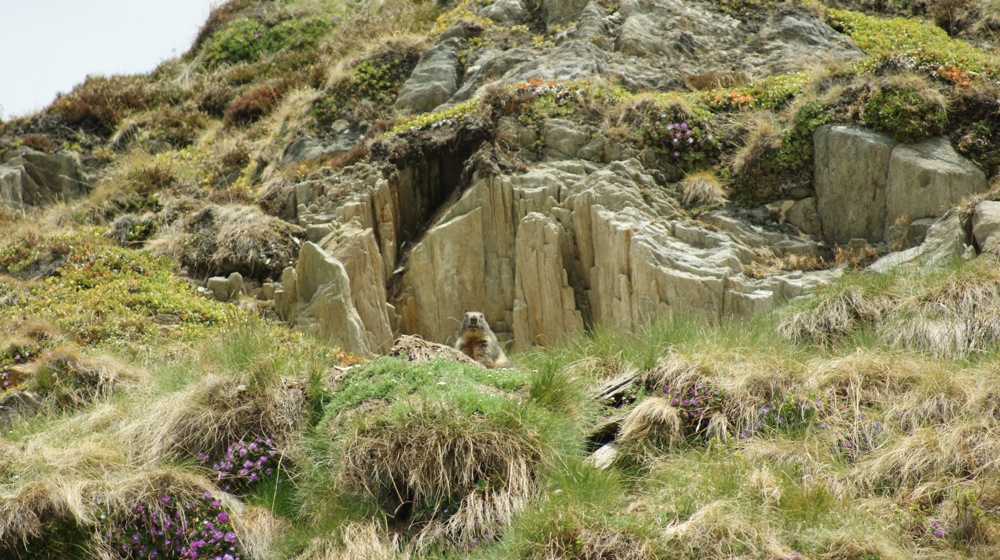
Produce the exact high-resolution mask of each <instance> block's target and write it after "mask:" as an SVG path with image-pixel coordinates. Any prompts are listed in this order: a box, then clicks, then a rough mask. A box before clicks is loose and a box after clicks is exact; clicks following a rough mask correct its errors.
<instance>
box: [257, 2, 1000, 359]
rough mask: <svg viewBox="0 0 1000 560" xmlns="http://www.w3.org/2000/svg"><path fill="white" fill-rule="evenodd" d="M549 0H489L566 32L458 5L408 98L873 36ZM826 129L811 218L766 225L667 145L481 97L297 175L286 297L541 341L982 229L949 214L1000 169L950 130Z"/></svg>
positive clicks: (916, 255)
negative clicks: (870, 249)
mask: <svg viewBox="0 0 1000 560" xmlns="http://www.w3.org/2000/svg"><path fill="white" fill-rule="evenodd" d="M537 8H538V9H537V10H529V9H528V6H527V5H526V4H525V3H523V2H521V1H520V0H497V1H496V2H493V3H491V4H490V5H489V6H478V7H476V8H474V9H475V10H477V11H478V15H479V16H481V17H488V18H491V19H492V20H493V21H494V22H495V23H496V24H497V25H508V26H509V25H518V24H525V23H529V24H531V25H541V26H544V27H546V28H550V29H553V30H556V31H555V33H556V37H555V40H554V41H553V44H552V45H550V46H546V47H544V48H540V47H538V46H537V45H536V46H521V47H516V48H510V49H505V48H503V46H502V45H501V44H495V45H491V44H486V45H485V46H481V47H476V48H471V47H469V44H470V41H468V40H467V39H468V37H470V36H472V35H474V34H475V33H474V32H470V31H469V29H468V28H467V27H466V26H465V24H456V25H455V26H453V27H451V28H448V29H446V30H444V32H443V33H442V34H441V35H440V37H439V38H438V42H437V44H436V45H434V46H432V47H431V48H429V49H428V50H427V51H426V52H425V53H424V54H423V56H422V58H421V60H420V61H419V62H418V64H417V66H416V68H415V70H414V71H413V73H412V74H411V76H410V78H409V79H408V80H407V81H406V83H405V85H404V86H403V88H402V90H401V92H400V95H399V97H398V98H397V102H396V106H397V108H398V109H401V110H404V111H411V112H425V111H430V110H436V109H442V108H445V107H448V106H450V105H454V104H456V103H458V102H460V101H463V100H466V99H469V98H471V97H473V96H475V95H477V94H479V93H482V91H483V90H484V88H485V87H486V86H487V85H489V84H491V83H493V82H495V81H498V80H499V81H503V82H507V83H513V82H520V81H525V80H528V79H530V78H541V79H543V80H545V79H554V80H574V79H590V80H594V81H599V80H607V79H609V78H610V79H611V80H614V81H616V82H617V83H619V84H621V85H623V86H625V87H626V88H631V89H637V90H665V89H683V87H684V86H685V84H689V85H691V87H710V86H711V85H712V84H716V85H718V84H719V83H721V82H724V81H726V80H732V81H734V82H739V81H741V80H747V79H754V78H759V77H763V76H770V75H777V74H786V73H788V72H792V71H796V70H802V69H804V68H806V67H809V66H811V65H814V64H815V63H816V62H817V61H820V60H822V59H824V58H834V59H837V60H840V61H845V60H852V59H856V58H859V57H861V56H863V55H862V54H861V52H860V51H859V50H858V49H857V48H856V47H854V45H853V44H852V43H851V42H850V40H849V39H847V38H846V37H844V36H842V35H840V34H838V33H836V32H834V31H833V30H832V29H830V28H829V27H828V26H826V25H825V24H824V23H822V22H821V21H820V20H819V19H817V18H815V17H813V16H812V15H809V14H808V13H804V12H802V11H781V10H779V11H775V12H773V13H771V14H770V15H768V16H767V18H766V19H762V20H759V21H758V22H757V23H755V24H749V23H745V22H740V21H737V20H736V19H733V18H731V17H729V16H727V15H725V14H723V13H721V12H719V11H718V10H714V9H712V7H711V6H710V5H709V4H708V3H702V2H682V1H679V0H625V1H623V2H622V3H620V4H619V5H618V8H617V9H616V10H614V11H612V12H609V11H608V10H607V8H605V7H602V6H600V5H598V4H597V3H596V2H587V1H585V0H546V1H543V2H542V3H541V4H539V5H538V6H537ZM469 33H472V35H469ZM815 148H816V150H815V153H816V168H817V175H816V177H815V191H814V192H807V193H804V194H803V195H802V196H804V198H801V199H799V200H788V201H783V202H781V203H778V204H777V205H776V206H775V207H774V208H771V210H772V211H773V212H775V213H777V214H779V215H780V219H781V221H783V222H787V224H793V226H797V227H791V226H788V225H787V224H786V225H784V226H782V227H771V226H768V227H764V226H762V225H760V223H761V222H760V221H759V220H758V221H753V222H751V221H750V220H747V219H744V217H745V216H746V214H747V213H742V214H740V213H737V212H738V211H735V210H734V211H732V212H727V211H722V210H715V211H709V212H700V213H699V212H696V213H694V214H692V213H690V212H688V211H685V210H683V209H682V208H681V207H680V206H679V205H678V203H677V200H678V199H679V193H678V192H676V188H675V187H674V186H671V185H668V184H666V183H667V181H665V180H664V176H663V174H662V173H661V170H659V169H658V164H657V161H656V159H657V158H656V155H655V154H650V153H646V152H649V150H645V151H643V150H641V149H639V148H636V147H634V146H629V145H625V144H621V143H618V142H616V141H615V140H613V139H612V138H611V137H610V135H607V134H602V133H601V129H599V128H598V127H597V126H595V125H594V124H593V123H589V124H588V123H581V122H575V121H574V120H571V118H548V117H546V118H540V119H539V120H538V121H537V122H532V123H530V124H526V123H523V122H521V121H520V120H519V119H517V118H514V117H511V116H501V117H499V118H497V119H496V121H495V122H489V123H486V122H485V121H481V120H478V119H477V118H476V117H470V118H469V119H467V120H465V121H461V122H458V121H446V122H441V123H438V124H436V125H435V126H433V127H430V128H428V129H427V130H424V131H422V132H419V133H412V134H411V133H403V134H400V135H399V136H397V137H394V138H392V139H390V140H387V141H385V142H384V143H381V144H380V145H378V146H373V147H372V153H373V154H376V157H373V158H372V161H373V162H375V163H371V164H368V163H364V164H357V165H354V166H351V167H348V168H346V169H343V170H340V171H337V172H335V173H332V174H329V175H328V176H326V177H316V178H313V179H310V180H307V181H304V182H301V183H299V184H297V185H295V186H294V188H293V189H292V194H291V195H290V197H289V199H288V200H287V203H286V204H285V217H286V218H287V219H290V220H292V221H295V222H297V223H298V225H300V226H302V227H303V228H305V229H306V231H307V234H308V238H309V239H310V241H313V242H314V243H315V244H310V245H307V248H304V249H303V255H305V256H303V257H300V263H299V265H298V266H297V267H295V268H294V269H292V268H290V269H288V270H286V273H285V275H284V277H283V279H282V287H281V288H280V289H278V290H277V291H276V293H275V300H276V303H277V307H278V309H279V312H280V314H281V315H282V316H283V317H285V318H288V319H290V320H293V321H297V322H298V323H299V324H303V325H307V326H310V328H313V329H314V330H316V331H317V332H320V333H323V334H325V335H328V336H331V337H333V338H336V339H338V340H340V341H341V343H342V344H344V345H345V347H347V348H348V349H351V350H352V351H356V352H358V353H361V354H369V353H380V352H384V351H386V349H387V345H388V344H390V343H391V340H392V337H393V335H397V334H419V335H421V336H423V337H425V338H427V339H429V340H432V341H436V342H450V341H451V340H452V339H453V337H454V335H455V333H456V331H457V329H458V327H459V325H460V323H461V319H462V316H463V314H464V312H465V311H467V310H478V311H482V312H483V313H485V315H486V317H487V318H488V320H489V322H490V324H491V326H492V327H493V330H494V331H495V332H496V333H497V335H498V336H499V337H500V338H501V340H504V341H512V342H513V344H514V345H515V346H530V345H536V344H551V343H554V342H556V341H558V340H559V339H560V338H562V337H565V336H568V335H571V334H573V333H578V332H580V331H582V330H584V329H586V328H589V327H593V326H605V327H610V328H615V329H635V328H636V327H638V326H640V325H642V324H643V323H645V322H647V321H649V320H651V319H654V318H660V317H667V316H672V315H677V316H684V317H692V318H697V319H701V320H704V321H707V322H713V323H717V322H721V321H723V320H725V319H726V318H729V317H740V316H747V315H749V314H752V313H757V312H760V311H765V310H768V309H771V308H772V307H773V306H774V305H775V304H776V303H778V302H781V301H785V300H787V299H789V298H793V297H796V296H798V295H801V294H804V293H806V292H808V291H809V290H811V289H813V288H814V287H816V286H818V285H821V284H823V283H826V282H829V281H830V280H831V279H832V278H834V277H836V276H837V275H838V274H839V270H818V271H812V272H802V271H798V270H794V269H795V268H802V269H806V270H811V269H812V268H815V267H812V266H809V263H810V262H814V263H815V262H818V261H819V260H820V259H823V258H825V259H828V260H829V259H831V257H832V255H831V253H832V252H831V250H830V249H829V247H828V246H826V245H825V243H833V244H842V243H847V242H848V241H851V240H852V239H856V238H862V239H867V240H869V241H872V242H883V241H886V240H889V239H890V238H892V239H896V238H897V237H899V236H900V235H903V236H909V237H913V240H912V242H911V243H910V244H911V245H919V244H920V243H921V242H922V241H924V234H925V233H926V236H927V238H928V239H927V242H925V243H924V244H923V245H921V247H920V248H918V249H917V250H914V251H911V253H909V254H907V255H908V256H906V257H905V258H903V259H902V260H899V261H898V262H897V261H893V262H883V263H882V264H883V265H884V266H886V267H891V266H897V265H898V264H900V263H902V262H911V261H920V262H922V261H924V260H928V259H930V260H933V261H934V262H938V261H941V262H943V261H944V260H947V259H948V258H952V257H954V256H955V255H956V254H961V253H962V252H964V251H965V249H966V247H967V244H968V243H971V241H970V240H969V238H968V236H967V235H965V236H963V232H964V231H965V230H964V229H963V228H964V227H965V224H964V223H963V222H961V221H958V222H956V221H955V220H954V219H952V220H947V221H941V223H937V222H935V221H934V219H935V218H937V217H938V216H940V215H942V214H943V213H945V211H947V210H948V209H949V208H951V207H952V206H954V205H955V204H957V203H958V202H959V201H960V200H961V199H962V198H963V197H966V196H968V195H970V194H973V193H976V192H980V191H982V190H984V189H985V180H984V178H983V174H982V172H981V171H979V170H978V169H976V168H975V166H972V165H971V164H968V162H965V161H964V160H962V158H960V157H958V156H957V154H955V153H954V151H953V150H951V148H950V146H948V145H947V142H946V141H944V140H932V141H928V142H925V143H923V144H920V145H913V146H910V145H905V146H904V145H896V144H894V143H893V142H892V141H891V140H890V139H888V138H887V137H885V136H883V135H881V134H878V133H875V132H871V131H866V130H863V129H859V128H856V127H846V126H827V127H822V128H821V129H820V130H819V132H817V134H816V137H815ZM500 152H502V154H501V156H499V157H494V156H496V155H497V154H498V153H500ZM484 154H485V155H484ZM505 158H507V159H509V160H513V161H514V162H515V163H511V164H507V163H504V162H503V161H500V160H504V159H505ZM484 159H485V160H489V162H490V163H488V164H487V165H485V166H483V165H481V163H482V161H483V160H484ZM498 161H500V163H498ZM508 163H509V162H508ZM914 193H918V194H917V195H914ZM796 196H799V195H796ZM984 212H985V210H984ZM693 216H696V217H693ZM989 220H990V218H988V217H986V216H985V215H984V218H983V219H982V220H981V222H982V224H983V225H982V227H981V230H982V231H983V232H984V233H983V235H984V236H986V235H987V233H985V232H987V231H992V230H990V229H989V228H991V227H993V226H991V225H989V223H990V222H989ZM754 224H757V225H754ZM901 224H902V225H901ZM932 224H933V226H932ZM956 224H957V225H956ZM901 227H904V230H903V231H901V230H900V228H901ZM956 227H957V228H959V229H958V230H956V229H955V228H956ZM984 239H985V237H984ZM991 243H995V242H991ZM302 261H306V262H307V264H303V262H302ZM312 261H316V262H322V263H325V264H323V266H320V267H313V266H311V265H308V262H312ZM928 262H929V261H928ZM334 263H335V264H334ZM789 263H792V264H791V265H789ZM796 263H797V264H796ZM803 263H805V265H804V266H803ZM310 270H315V271H326V273H329V274H330V275H332V276H330V277H329V278H325V277H320V276H316V273H314V272H309V271H310ZM342 272H343V274H341V273H342ZM345 274H346V277H347V280H346V281H345V279H344V275H345ZM304 285H308V286H323V288H322V289H303V286H304ZM326 320H331V321H332V320H336V321H339V323H338V324H337V325H327V324H325V323H324V321H326Z"/></svg>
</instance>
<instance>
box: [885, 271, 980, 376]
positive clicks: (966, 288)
mask: <svg viewBox="0 0 1000 560" xmlns="http://www.w3.org/2000/svg"><path fill="white" fill-rule="evenodd" d="M884 334H885V336H886V338H887V340H888V341H889V342H890V343H892V344H895V345H898V346H902V347H905V348H917V349H922V350H927V351H929V352H930V353H931V354H933V355H935V356H938V357H942V358H956V357H958V358H960V357H963V356H968V355H969V354H978V353H983V352H989V351H991V350H992V349H994V348H995V347H996V345H997V343H998V342H1000V272H996V271H994V270H989V269H984V270H982V271H981V273H980V274H976V275H974V276H969V277H963V278H957V277H956V278H952V279H949V280H948V281H947V282H945V283H943V284H941V285H939V286H936V287H934V288H931V289H929V290H926V291H924V293H921V294H919V295H917V296H915V297H912V298H908V299H906V300H904V301H903V302H902V304H901V305H900V309H899V315H898V317H897V320H894V321H890V322H889V323H888V324H887V325H886V328H885V329H884Z"/></svg>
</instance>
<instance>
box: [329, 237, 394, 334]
mask: <svg viewBox="0 0 1000 560" xmlns="http://www.w3.org/2000/svg"><path fill="white" fill-rule="evenodd" d="M318 245H319V246H320V247H321V248H323V250H325V251H326V252H327V253H329V254H330V256H331V257H333V258H334V259H336V260H338V261H340V263H341V264H342V265H343V267H344V270H345V272H346V273H347V276H348V278H350V279H351V293H350V296H351V303H352V304H353V306H354V308H355V309H356V310H357V312H358V317H359V318H360V319H361V324H362V325H363V326H364V329H365V348H366V350H367V351H369V352H374V353H384V352H386V351H388V350H389V348H390V347H391V346H392V341H393V338H394V335H393V328H392V322H393V321H394V320H395V315H396V311H395V309H394V308H393V307H392V306H391V305H389V303H388V302H387V301H386V292H385V284H386V282H385V280H386V277H385V266H384V264H383V262H382V255H381V253H380V252H379V246H378V242H377V241H376V240H375V234H374V232H373V231H372V230H371V229H369V228H363V227H362V226H361V223H360V222H359V221H358V220H357V219H354V220H351V221H350V222H348V223H347V224H344V225H342V226H341V227H339V228H337V230H336V231H334V232H332V233H331V234H330V235H328V236H326V237H325V238H323V240H322V241H320V242H319V244H318Z"/></svg>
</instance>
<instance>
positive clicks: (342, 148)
mask: <svg viewBox="0 0 1000 560" xmlns="http://www.w3.org/2000/svg"><path fill="white" fill-rule="evenodd" d="M363 137H364V133H363V132H362V131H361V130H360V129H357V128H354V127H350V126H348V127H343V128H341V129H340V131H339V132H335V133H334V134H333V137H332V139H331V140H326V141H323V140H320V139H318V138H313V137H312V136H300V137H299V138H296V139H295V140H293V141H292V142H291V143H290V144H288V146H285V151H284V152H283V153H282V154H281V166H287V165H291V164H293V163H298V162H300V161H307V160H311V159H316V158H318V157H322V156H326V155H329V156H336V155H339V154H343V153H345V152H348V151H350V150H352V149H354V147H355V146H357V145H358V142H360V141H361V139H362V138H363Z"/></svg>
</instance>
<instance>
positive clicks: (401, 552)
mask: <svg viewBox="0 0 1000 560" xmlns="http://www.w3.org/2000/svg"><path fill="white" fill-rule="evenodd" d="M341 533H342V542H322V541H320V542H315V543H312V544H311V545H310V546H309V547H308V548H307V549H306V550H305V551H304V552H303V553H302V554H300V555H299V556H297V557H296V558H300V559H301V560H355V559H357V558H366V559H371V560H409V559H410V558H412V557H413V555H412V554H411V553H410V552H409V551H408V550H406V549H404V548H403V547H402V546H401V545H400V542H399V537H398V535H397V536H396V537H390V536H389V535H388V534H387V530H386V528H385V527H383V526H380V525H379V524H377V523H351V524H348V525H346V526H345V527H344V528H343V529H342V530H341Z"/></svg>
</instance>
